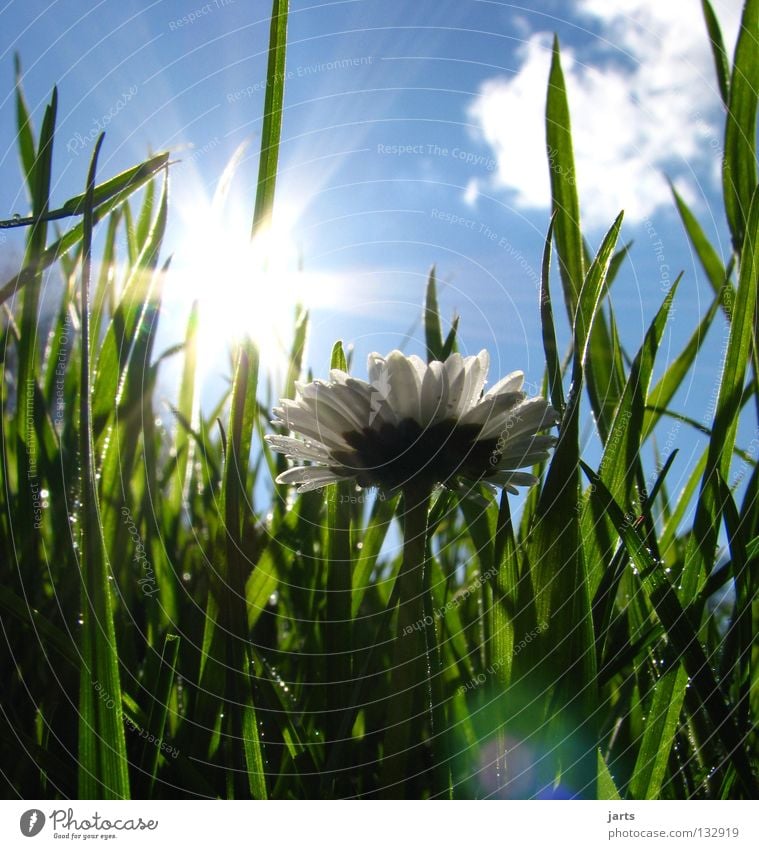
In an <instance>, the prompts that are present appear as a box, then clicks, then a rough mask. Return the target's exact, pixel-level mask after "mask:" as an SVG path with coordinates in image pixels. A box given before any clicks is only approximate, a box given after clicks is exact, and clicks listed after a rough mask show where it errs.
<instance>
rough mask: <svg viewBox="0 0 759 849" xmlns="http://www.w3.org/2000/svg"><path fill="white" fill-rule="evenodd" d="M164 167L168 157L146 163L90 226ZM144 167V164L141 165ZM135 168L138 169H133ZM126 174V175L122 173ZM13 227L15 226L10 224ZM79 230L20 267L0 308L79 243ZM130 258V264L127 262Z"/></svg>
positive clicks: (2, 291) (1, 294)
mask: <svg viewBox="0 0 759 849" xmlns="http://www.w3.org/2000/svg"><path fill="white" fill-rule="evenodd" d="M167 163H168V154H167V153H164V154H160V155H159V156H157V157H155V158H154V159H153V160H150V167H149V168H147V167H146V168H144V169H143V170H141V171H140V173H139V180H134V181H131V182H130V181H126V187H125V188H123V189H122V190H121V192H119V193H118V194H116V195H114V196H112V197H109V198H108V199H107V200H105V201H104V202H103V203H102V204H101V205H100V206H99V207H98V208H97V209H96V210H95V213H94V215H93V222H94V224H98V223H100V221H102V220H103V218H105V217H106V216H107V215H109V214H110V213H111V212H112V211H113V210H114V209H116V208H121V207H122V206H124V205H125V204H126V200H127V198H128V197H129V196H130V195H131V194H132V193H133V192H136V191H137V190H138V189H139V188H141V187H142V186H144V185H145V183H147V182H148V180H152V179H153V177H154V176H155V175H156V174H157V173H158V172H159V171H160V170H161V169H162V168H165V167H166V165H167ZM143 164H144V163H143ZM136 167H137V168H139V167H140V166H136ZM125 173H128V172H125ZM13 223H14V225H15V223H17V222H13ZM82 233H83V227H82V222H79V224H76V225H74V226H73V227H72V228H71V229H70V230H67V231H66V232H65V233H64V234H63V235H62V236H61V237H60V238H58V239H57V240H56V241H55V242H53V243H52V244H51V245H50V246H49V247H47V248H45V249H44V250H43V251H42V252H41V253H40V254H39V256H38V257H36V258H35V260H34V261H33V262H25V264H24V267H23V268H22V269H21V271H19V272H18V273H17V274H14V275H13V276H12V277H11V278H10V279H9V280H8V281H6V283H4V284H3V286H2V287H0V304H1V303H3V302H4V301H6V300H7V299H8V298H10V297H12V296H13V295H14V294H15V293H17V292H18V291H19V290H20V289H22V288H24V287H26V286H27V285H28V284H29V283H31V282H32V281H33V280H34V279H35V275H36V274H39V273H41V272H42V271H44V270H45V269H46V268H49V267H50V266H51V265H52V264H53V263H55V262H57V261H58V260H59V259H60V256H61V254H63V253H65V252H67V251H69V250H71V248H73V247H74V246H76V245H78V244H79V243H80V242H81V241H82ZM132 259H133V258H130V264H131V260H132Z"/></svg>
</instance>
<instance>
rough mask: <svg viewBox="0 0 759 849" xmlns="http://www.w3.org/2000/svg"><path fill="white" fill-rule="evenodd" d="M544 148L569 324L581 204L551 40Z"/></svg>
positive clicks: (578, 266)
mask: <svg viewBox="0 0 759 849" xmlns="http://www.w3.org/2000/svg"><path fill="white" fill-rule="evenodd" d="M546 147H547V150H548V163H549V168H550V172H551V173H550V178H551V198H552V209H553V216H554V219H553V220H554V236H555V238H556V253H557V254H558V257H559V271H560V273H561V281H562V284H563V287H564V301H565V303H566V306H567V312H568V317H569V320H570V322H571V321H573V320H574V312H575V306H576V304H577V300H578V298H579V296H580V289H581V287H582V283H583V280H584V279H585V263H584V253H583V243H582V232H581V230H580V202H579V200H578V197H577V182H576V175H575V164H574V153H573V146H572V128H571V122H570V118H569V104H568V102H567V89H566V84H565V82H564V72H563V71H562V69H561V55H560V52H559V40H558V38H554V41H553V55H552V58H551V72H550V76H549V78H548V98H547V101H546Z"/></svg>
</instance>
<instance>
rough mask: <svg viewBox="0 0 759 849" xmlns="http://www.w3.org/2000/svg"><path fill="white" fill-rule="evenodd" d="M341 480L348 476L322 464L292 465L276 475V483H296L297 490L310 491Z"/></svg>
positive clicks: (347, 478)
mask: <svg viewBox="0 0 759 849" xmlns="http://www.w3.org/2000/svg"><path fill="white" fill-rule="evenodd" d="M341 480H349V477H347V476H345V475H340V474H337V473H336V472H333V471H332V470H331V469H325V468H324V467H322V466H293V468H291V469H287V470H286V471H284V472H282V474H281V475H279V476H278V477H277V483H282V484H298V485H299V486H298V492H310V491H311V490H314V489H319V487H322V486H325V485H326V484H329V483H334V482H335V481H341Z"/></svg>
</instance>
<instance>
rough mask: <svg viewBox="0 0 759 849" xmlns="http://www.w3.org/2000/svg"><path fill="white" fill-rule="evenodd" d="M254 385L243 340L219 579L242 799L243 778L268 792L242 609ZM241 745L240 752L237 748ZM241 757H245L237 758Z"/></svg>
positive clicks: (252, 358) (254, 358)
mask: <svg viewBox="0 0 759 849" xmlns="http://www.w3.org/2000/svg"><path fill="white" fill-rule="evenodd" d="M257 383H258V351H257V350H256V347H255V345H253V343H252V342H250V341H247V342H243V343H241V345H240V350H239V353H238V356H237V369H236V372H235V378H234V382H233V385H232V404H231V411H230V420H229V439H228V442H227V450H226V457H225V462H224V471H223V473H222V493H223V496H222V505H221V510H222V514H223V516H224V531H225V537H226V575H225V576H224V577H225V579H224V580H223V581H222V586H221V592H222V599H221V601H220V604H219V624H220V626H221V627H222V630H223V631H224V632H226V634H227V646H226V650H227V651H226V654H227V682H226V685H225V691H226V699H227V702H228V711H227V713H226V716H227V725H228V732H227V733H228V735H229V736H228V737H227V738H226V746H227V749H228V751H227V763H228V766H229V768H230V769H236V770H239V772H237V773H236V775H235V777H234V778H235V796H236V798H244V796H245V795H246V793H245V790H244V789H243V788H242V786H241V783H240V782H239V781H238V780H237V779H238V777H239V778H244V779H245V782H246V784H247V791H248V792H249V793H250V794H251V795H252V796H253V798H255V799H265V798H267V796H268V790H267V787H266V776H265V773H264V759H263V754H262V751H261V742H260V739H259V733H258V722H257V720H256V712H255V707H254V705H253V693H252V686H251V669H252V666H251V658H250V656H249V652H248V649H247V641H248V627H247V626H248V616H247V610H246V608H245V597H246V596H245V585H246V583H247V579H248V570H249V566H250V564H249V563H248V560H247V557H246V555H245V553H244V551H243V524H244V523H245V521H246V519H247V517H246V515H245V512H246V510H247V503H248V502H247V492H248V486H247V474H246V471H247V467H248V461H249V457H250V449H251V443H252V437H253V430H254V426H255V422H256V418H257V401H256V387H257ZM238 741H239V743H241V744H242V752H240V750H239V749H238ZM240 755H244V758H241V757H240Z"/></svg>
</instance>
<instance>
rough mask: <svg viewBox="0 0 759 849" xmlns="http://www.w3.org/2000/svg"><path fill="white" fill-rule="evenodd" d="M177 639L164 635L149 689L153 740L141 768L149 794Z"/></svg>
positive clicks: (147, 744)
mask: <svg viewBox="0 0 759 849" xmlns="http://www.w3.org/2000/svg"><path fill="white" fill-rule="evenodd" d="M179 640H180V638H179V636H178V635H177V634H167V635H166V639H165V640H164V643H163V650H162V652H161V659H160V661H159V667H158V679H157V681H156V684H155V687H154V688H153V689H152V690H151V691H150V697H151V698H150V711H149V712H148V719H147V730H148V731H149V732H150V733H151V734H152V735H153V737H154V738H155V741H150V742H148V743H146V748H145V750H144V751H145V753H146V754H147V760H146V761H145V762H144V765H143V769H144V770H145V771H146V772H147V774H148V775H149V776H150V785H149V791H150V793H151V795H152V793H153V790H154V788H155V780H156V776H157V774H158V762H159V756H160V754H161V749H162V743H163V739H164V734H165V731H166V717H167V716H168V713H169V703H170V696H171V690H172V687H173V686H174V676H175V672H176V665H177V657H178V655H179Z"/></svg>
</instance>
